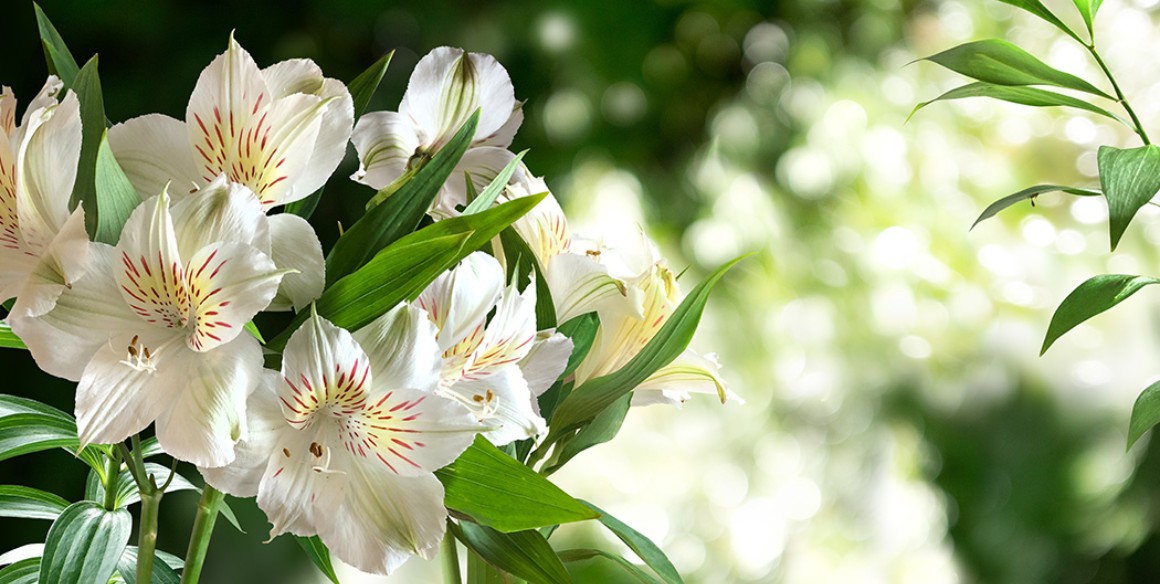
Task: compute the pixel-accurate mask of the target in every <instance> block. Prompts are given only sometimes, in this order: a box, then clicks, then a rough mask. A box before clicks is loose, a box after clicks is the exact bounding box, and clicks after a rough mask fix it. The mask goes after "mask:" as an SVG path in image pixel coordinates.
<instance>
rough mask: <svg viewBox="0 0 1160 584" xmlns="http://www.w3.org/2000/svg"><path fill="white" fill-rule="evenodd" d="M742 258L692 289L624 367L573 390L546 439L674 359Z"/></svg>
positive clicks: (597, 410)
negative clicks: (711, 296)
mask: <svg viewBox="0 0 1160 584" xmlns="http://www.w3.org/2000/svg"><path fill="white" fill-rule="evenodd" d="M745 257H747V256H741V257H739V258H737V259H735V260H733V261H730V262H727V263H725V264H724V265H722V266H721V267H719V268H717V269H716V270H715V271H714V272H713V273H712V274H710V275H709V277H708V278H705V281H704V282H701V284H700V285H698V286H697V287H696V288H693V291H692V292H690V293H689V295H688V296H687V297H685V300H684V301H682V302H681V304H680V306H678V307H677V309H676V310H675V311H674V312H673V314H672V315H671V316H670V317H669V318H668V320H666V321H665V324H664V325H663V326H661V329H660V330H659V331H657V334H656V336H654V337H653V338H652V339H651V340H650V341H649V342H648V344H647V345H645V347H644V349H642V350H641V352H640V353H637V355H636V356H635V357H633V358H632V360H631V361H629V362H628V363H627V364H626V365H625V366H624V367H622V368H620V369H619V370H617V371H615V372H613V373H610V374H608V375H605V376H603V377H597V378H596V379H592V380H589V381H587V382H585V383H584V384H583V385H581V386H579V387H577V388H576V389H574V390H572V393H571V394H569V395H568V397H567V398H565V399H564V401H563V403H561V404H560V407H558V408H557V409H556V413H555V414H553V416H552V421H551V424H550V426H551V431H550V434H549V437H548V440H551V439H552V434H555V435H557V436H562V435H563V434H564V433H566V432H569V431H571V430H573V429H575V428H576V427H578V426H579V425H581V424H582V423H584V422H586V421H588V420H591V419H592V418H594V417H596V415H597V414H599V413H600V412H602V411H603V410H604V408H607V407H608V406H610V405H612V404H613V403H614V402H616V400H618V399H620V398H621V397H623V396H625V395H627V394H628V393H629V392H631V391H632V390H633V388H635V387H636V386H637V385H640V384H641V383H642V382H643V381H644V380H645V379H648V377H649V376H650V375H652V374H653V373H655V372H656V371H657V370H658V369H660V368H661V367H664V366H665V365H668V364H669V363H671V362H672V361H673V359H676V358H677V357H678V356H679V355H680V354H681V352H683V351H684V350H685V348H686V347H688V346H689V341H691V340H692V339H693V333H695V332H696V330H697V324H698V323H699V322H700V321H701V313H702V312H703V311H704V310H705V303H706V302H707V301H708V300H709V292H710V291H712V289H713V286H714V285H716V284H717V282H718V281H720V280H721V278H722V277H724V276H725V273H726V272H728V271H729V269H730V268H732V267H733V266H734V265H736V264H737V262H739V261H741V260H742V259H744V258H745Z"/></svg>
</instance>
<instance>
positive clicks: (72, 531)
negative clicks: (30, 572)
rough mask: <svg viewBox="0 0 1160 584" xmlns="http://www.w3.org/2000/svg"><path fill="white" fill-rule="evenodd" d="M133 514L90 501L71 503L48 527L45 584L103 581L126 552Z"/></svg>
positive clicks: (42, 562) (42, 575)
mask: <svg viewBox="0 0 1160 584" xmlns="http://www.w3.org/2000/svg"><path fill="white" fill-rule="evenodd" d="M132 531H133V517H132V516H131V515H130V514H129V511H128V510H126V509H117V510H115V511H107V510H106V509H105V508H104V507H101V506H100V505H99V504H97V503H94V502H92V501H81V502H79V503H73V504H72V505H70V506H69V507H68V509H65V510H64V512H63V513H61V514H60V517H58V518H57V520H56V521H55V522H53V524H52V527H51V528H49V530H48V539H47V541H46V542H45V544H44V556H43V557H42V558H41V559H40V581H41V582H43V583H45V584H72V583H76V584H92V583H94V582H106V581H108V579H109V577H110V576H112V575H113V570H115V569H116V568H117V562H118V560H120V558H121V554H123V553H124V551H125V546H126V544H127V543H128V541H129V534H130V533H131V532H132Z"/></svg>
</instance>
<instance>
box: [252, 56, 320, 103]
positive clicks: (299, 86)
mask: <svg viewBox="0 0 1160 584" xmlns="http://www.w3.org/2000/svg"><path fill="white" fill-rule="evenodd" d="M262 79H264V80H265V81H266V87H268V88H269V89H270V94H271V95H272V96H273V98H274V99H279V98H283V97H286V96H288V95H292V94H295V93H306V94H309V95H318V92H319V91H321V90H322V81H323V78H322V69H319V68H318V65H316V64H315V63H314V61H311V60H310V59H288V60H286V61H282V62H280V63H275V64H273V65H270V66H269V67H266V68H265V69H262Z"/></svg>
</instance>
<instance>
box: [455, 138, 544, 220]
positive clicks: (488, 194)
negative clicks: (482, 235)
mask: <svg viewBox="0 0 1160 584" xmlns="http://www.w3.org/2000/svg"><path fill="white" fill-rule="evenodd" d="M527 153H528V151H527V150H524V151H523V152H520V153H519V154H516V157H515V158H513V159H512V161H511V162H509V163H507V166H505V167H504V168H503V170H501V171H500V172H499V174H497V175H496V176H495V178H494V179H492V181H491V183H490V184H488V185H487V188H485V189H483V192H482V193H479V196H477V197H474V199H473V200H472V201H471V202H470V203H468V204H467V207H465V208H464V209H463V214H464V215H471V214H474V213H479V212H480V211H484V210H486V209H490V208H491V206H492V205H494V204H495V201H496V199H498V198H499V196H500V195H501V194H503V190H504V189H505V188H507V186H508V183H509V182H511V180H512V175H513V174H515V172H516V169H517V168H519V167H520V161H521V160H523V159H524V155H525V154H527ZM465 183H466V184H468V185H470V184H472V183H471V181H470V180H465Z"/></svg>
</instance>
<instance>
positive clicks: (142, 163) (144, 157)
mask: <svg viewBox="0 0 1160 584" xmlns="http://www.w3.org/2000/svg"><path fill="white" fill-rule="evenodd" d="M109 147H110V148H112V150H113V155H114V157H116V159H117V163H119V164H120V165H121V169H122V170H124V171H125V176H127V177H128V178H129V182H131V183H133V188H134V189H136V191H137V194H138V195H140V196H141V198H142V199H148V198H149V197H152V196H153V195H156V194H158V193H160V192H161V191H163V190H165V188H166V185H169V184H170V183H172V184H173V188H174V189H175V191H178V192H185V191H187V190H188V189H190V188H191V187H192V186H196V185H197V184H200V183H202V182H208V181H202V179H201V177H200V175H199V174H198V168H197V162H196V161H195V160H194V151H193V147H192V146H190V144H189V131H188V130H187V129H186V127H185V124H184V123H182V122H181V120H176V119H174V118H171V117H169V116H165V115H161V114H149V115H145V116H141V117H137V118H133V119H131V120H128V121H126V122H122V123H120V124H117V125H115V126H113V127H112V128H109ZM211 178H212V177H211Z"/></svg>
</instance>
